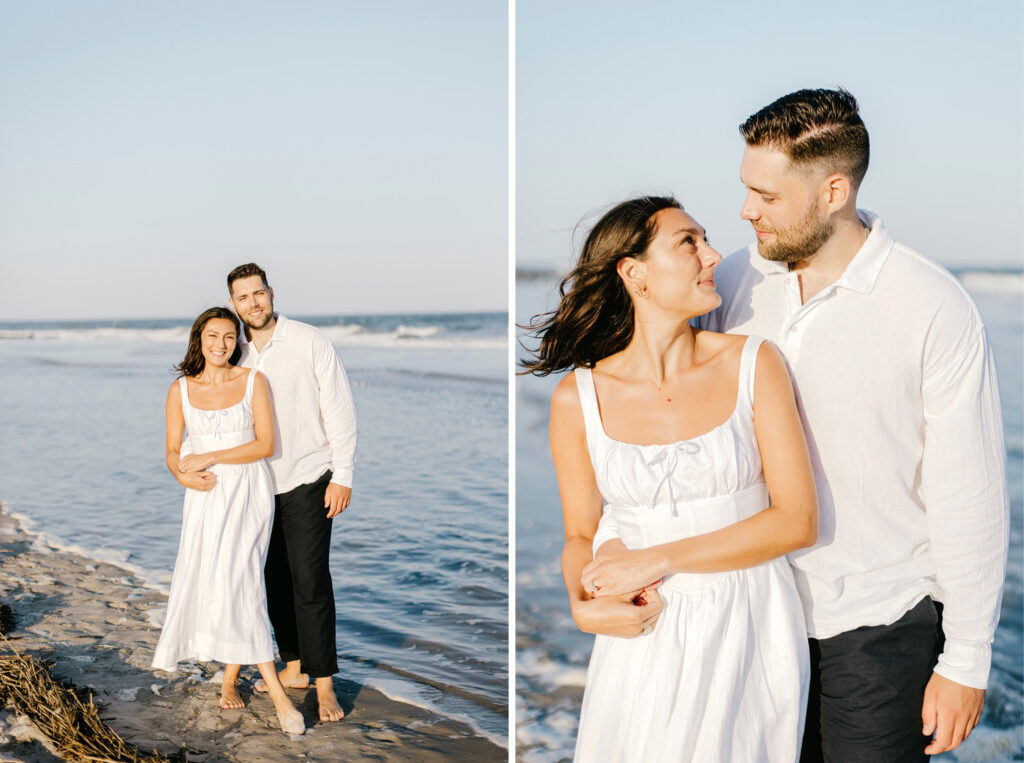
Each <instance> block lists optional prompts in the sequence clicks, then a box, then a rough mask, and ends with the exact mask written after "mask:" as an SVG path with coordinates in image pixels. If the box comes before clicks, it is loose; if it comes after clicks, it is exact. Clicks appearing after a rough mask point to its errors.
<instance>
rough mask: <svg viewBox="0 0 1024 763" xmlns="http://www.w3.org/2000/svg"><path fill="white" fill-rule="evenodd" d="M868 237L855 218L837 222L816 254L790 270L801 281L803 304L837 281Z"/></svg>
mask: <svg viewBox="0 0 1024 763" xmlns="http://www.w3.org/2000/svg"><path fill="white" fill-rule="evenodd" d="M868 233H869V230H868V228H867V227H866V226H865V225H864V223H862V222H861V220H860V218H859V217H857V216H856V214H854V216H853V218H852V219H850V218H844V219H841V220H837V221H836V228H835V232H834V233H833V234H832V236H831V237H830V238H829V240H828V241H826V242H825V243H824V245H822V247H821V248H820V249H819V250H818V251H817V252H815V253H814V254H812V255H811V256H810V257H807V258H805V259H802V260H800V261H799V262H795V263H793V264H792V265H791V266H790V269H791V270H792V271H793V272H794V273H796V274H797V275H798V276H799V277H800V297H801V301H802V302H804V303H806V302H807V300H809V299H810V298H811V297H813V296H814V295H815V294H817V293H818V292H820V291H822V290H823V289H825V288H827V287H829V286H831V285H832V284H833V283H835V282H836V280H838V278H839V276H841V275H842V274H843V273H844V272H845V271H846V268H847V266H848V265H849V264H850V262H851V261H852V260H853V258H854V257H855V256H856V255H857V252H859V251H860V248H861V247H862V246H863V245H864V242H865V241H866V240H867V237H868Z"/></svg>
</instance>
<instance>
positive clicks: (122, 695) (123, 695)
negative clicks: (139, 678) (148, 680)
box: [114, 686, 142, 702]
mask: <svg viewBox="0 0 1024 763" xmlns="http://www.w3.org/2000/svg"><path fill="white" fill-rule="evenodd" d="M141 688H142V687H141V686H133V687H131V688H130V689H118V690H117V691H116V692H114V699H117V700H119V701H121V702H134V701H135V700H136V699H137V697H136V695H137V694H138V693H139V689H141Z"/></svg>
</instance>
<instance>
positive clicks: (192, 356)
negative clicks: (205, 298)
mask: <svg viewBox="0 0 1024 763" xmlns="http://www.w3.org/2000/svg"><path fill="white" fill-rule="evenodd" d="M214 318H223V319H224V320H227V321H231V323H232V324H234V327H235V335H236V337H237V338H236V340H235V351H234V352H232V353H231V357H230V358H228V363H230V364H231V365H233V366H235V365H238V361H239V359H240V358H241V357H242V343H241V342H240V341H238V340H239V339H241V337H242V335H241V333H239V326H238V318H237V317H236V316H235V314H234V313H233V312H231V311H230V310H228V309H227V308H226V307H211V308H210V309H209V310H204V311H203V312H202V313H200V314H199V317H198V318H196V320H195V323H193V324H192V330H191V331H190V332H189V335H188V349H187V350H185V359H184V360H182V361H181V362H180V363H179V364H178V365H176V366H175V367H174V369H173V370H174V371H175V372H176V373H177V374H178V376H199V374H201V373H202V372H203V369H204V368H206V358H204V357H203V329H204V328H206V324H207V323H209V322H210V321H211V320H213V319H214Z"/></svg>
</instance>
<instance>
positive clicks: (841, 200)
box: [822, 172, 853, 214]
mask: <svg viewBox="0 0 1024 763" xmlns="http://www.w3.org/2000/svg"><path fill="white" fill-rule="evenodd" d="M822 186H823V197H824V199H825V211H826V212H828V213H829V214H832V213H834V212H838V211H839V210H841V209H842V208H843V207H845V206H846V205H847V203H848V202H849V201H850V199H852V198H853V183H852V182H851V181H850V178H848V177H847V176H846V175H842V174H840V173H838V172H835V173H833V174H831V175H829V176H828V177H826V178H825V180H824V181H823V183H822Z"/></svg>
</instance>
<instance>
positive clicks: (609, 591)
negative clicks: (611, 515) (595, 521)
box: [580, 541, 663, 596]
mask: <svg viewBox="0 0 1024 763" xmlns="http://www.w3.org/2000/svg"><path fill="white" fill-rule="evenodd" d="M612 543H614V541H609V543H607V544H605V546H604V547H602V549H601V550H600V553H599V555H598V557H597V558H595V559H594V560H593V561H592V562H590V563H589V564H587V566H586V567H584V568H583V573H582V574H581V576H580V582H581V584H582V585H583V590H585V591H587V592H588V593H589V594H590V595H591V596H616V595H621V594H626V593H629V592H630V591H633V592H635V591H639V590H640V589H642V588H646V587H649V586H652V585H654V584H655V583H657V582H658V581H659V579H660V578H661V577H662V574H663V573H662V572H661V570H659V569H658V564H657V562H656V560H655V558H654V556H653V554H652V553H651V552H650V549H633V550H631V549H627V548H626V547H625V546H623V545H622V544H621V543H619V544H617V545H618V547H617V548H606V547H607V546H609V545H610V544H612Z"/></svg>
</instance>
